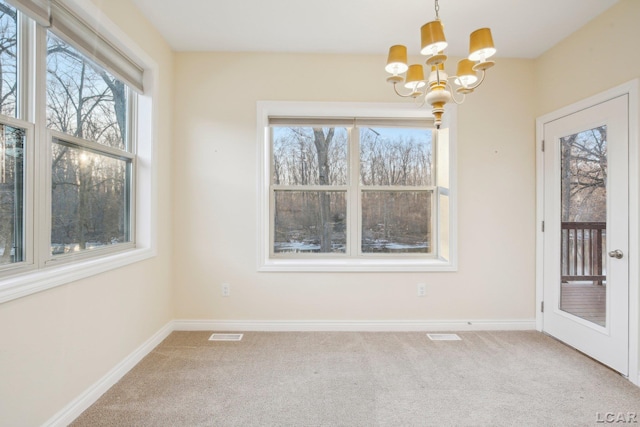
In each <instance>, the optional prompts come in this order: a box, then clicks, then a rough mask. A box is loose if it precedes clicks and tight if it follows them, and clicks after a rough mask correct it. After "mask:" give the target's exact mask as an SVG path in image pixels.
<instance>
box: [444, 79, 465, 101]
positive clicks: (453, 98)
mask: <svg viewBox="0 0 640 427" xmlns="http://www.w3.org/2000/svg"><path fill="white" fill-rule="evenodd" d="M447 89H448V90H449V93H450V94H451V100H452V101H453V102H454V103H456V104H458V105H460V104H462V103H463V102H464V98H465V94H464V93H463V94H462V98H460V100H457V99H456V94H457V93H458V92H457V91H455V90H453V86H452V85H451V83H449V82H447Z"/></svg>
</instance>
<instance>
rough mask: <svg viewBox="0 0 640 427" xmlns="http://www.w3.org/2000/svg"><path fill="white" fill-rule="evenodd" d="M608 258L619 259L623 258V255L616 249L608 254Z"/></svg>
mask: <svg viewBox="0 0 640 427" xmlns="http://www.w3.org/2000/svg"><path fill="white" fill-rule="evenodd" d="M609 256H610V257H611V258H616V259H621V258H622V257H623V256H624V254H623V253H622V251H621V250H620V249H616V250H615V251H611V252H609Z"/></svg>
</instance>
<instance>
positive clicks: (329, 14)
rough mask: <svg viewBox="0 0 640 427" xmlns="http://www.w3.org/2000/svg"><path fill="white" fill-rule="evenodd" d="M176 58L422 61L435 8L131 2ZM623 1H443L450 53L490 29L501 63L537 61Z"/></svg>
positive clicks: (352, 0) (384, 2)
mask: <svg viewBox="0 0 640 427" xmlns="http://www.w3.org/2000/svg"><path fill="white" fill-rule="evenodd" d="M133 1H134V3H135V4H137V5H138V7H139V8H140V9H141V10H142V12H143V13H144V15H146V16H147V17H148V19H149V20H150V21H151V22H152V23H153V25H155V27H156V28H158V30H160V32H161V33H162V34H163V35H164V37H165V38H166V40H167V41H168V42H169V44H170V45H171V47H172V48H173V49H175V50H178V51H244V52H308V53H377V54H386V52H387V49H388V48H389V46H390V45H392V44H405V45H407V47H408V48H409V52H410V53H411V52H413V53H417V52H418V50H419V44H420V27H421V26H422V25H423V24H424V23H426V22H428V21H431V20H433V18H434V16H435V12H434V2H433V1H432V0H180V1H175V0H133ZM617 1H618V0H440V18H441V20H442V22H443V23H444V25H445V34H446V37H447V41H448V42H449V48H448V49H447V53H448V54H450V55H456V56H466V50H467V48H468V47H467V44H468V35H469V33H470V32H471V31H473V30H475V29H477V28H480V27H490V28H491V30H492V33H493V39H494V42H495V44H496V48H497V49H498V54H497V56H500V57H514V58H515V57H517V58H535V57H537V56H539V55H540V54H542V53H543V52H545V51H546V50H547V49H549V48H550V47H552V46H553V45H555V44H556V43H558V42H559V41H560V40H562V39H563V38H565V37H566V36H568V35H569V34H571V33H573V32H574V31H575V30H577V29H578V28H580V27H581V26H583V25H584V24H586V23H587V22H588V21H590V20H591V19H592V18H594V17H595V16H597V15H599V14H600V13H602V12H603V11H604V10H606V9H608V8H609V7H611V6H612V5H613V4H614V3H616V2H617Z"/></svg>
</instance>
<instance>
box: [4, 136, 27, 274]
mask: <svg viewBox="0 0 640 427" xmlns="http://www.w3.org/2000/svg"><path fill="white" fill-rule="evenodd" d="M24 143H25V131H24V129H18V128H14V127H11V126H8V125H0V265H4V264H10V263H14V262H20V261H23V260H24V243H23V241H24V234H23V233H24V230H23V224H24V206H23V199H24V191H23V185H24V170H23V164H24V163H23V162H24V145H25V144H24Z"/></svg>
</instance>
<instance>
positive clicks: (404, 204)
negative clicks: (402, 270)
mask: <svg viewBox="0 0 640 427" xmlns="http://www.w3.org/2000/svg"><path fill="white" fill-rule="evenodd" d="M430 241H431V192H430V191H365V192H363V193H362V252H364V253H410V252H411V253H414V252H415V253H431V251H432V250H431V247H430V246H431V245H430Z"/></svg>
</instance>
